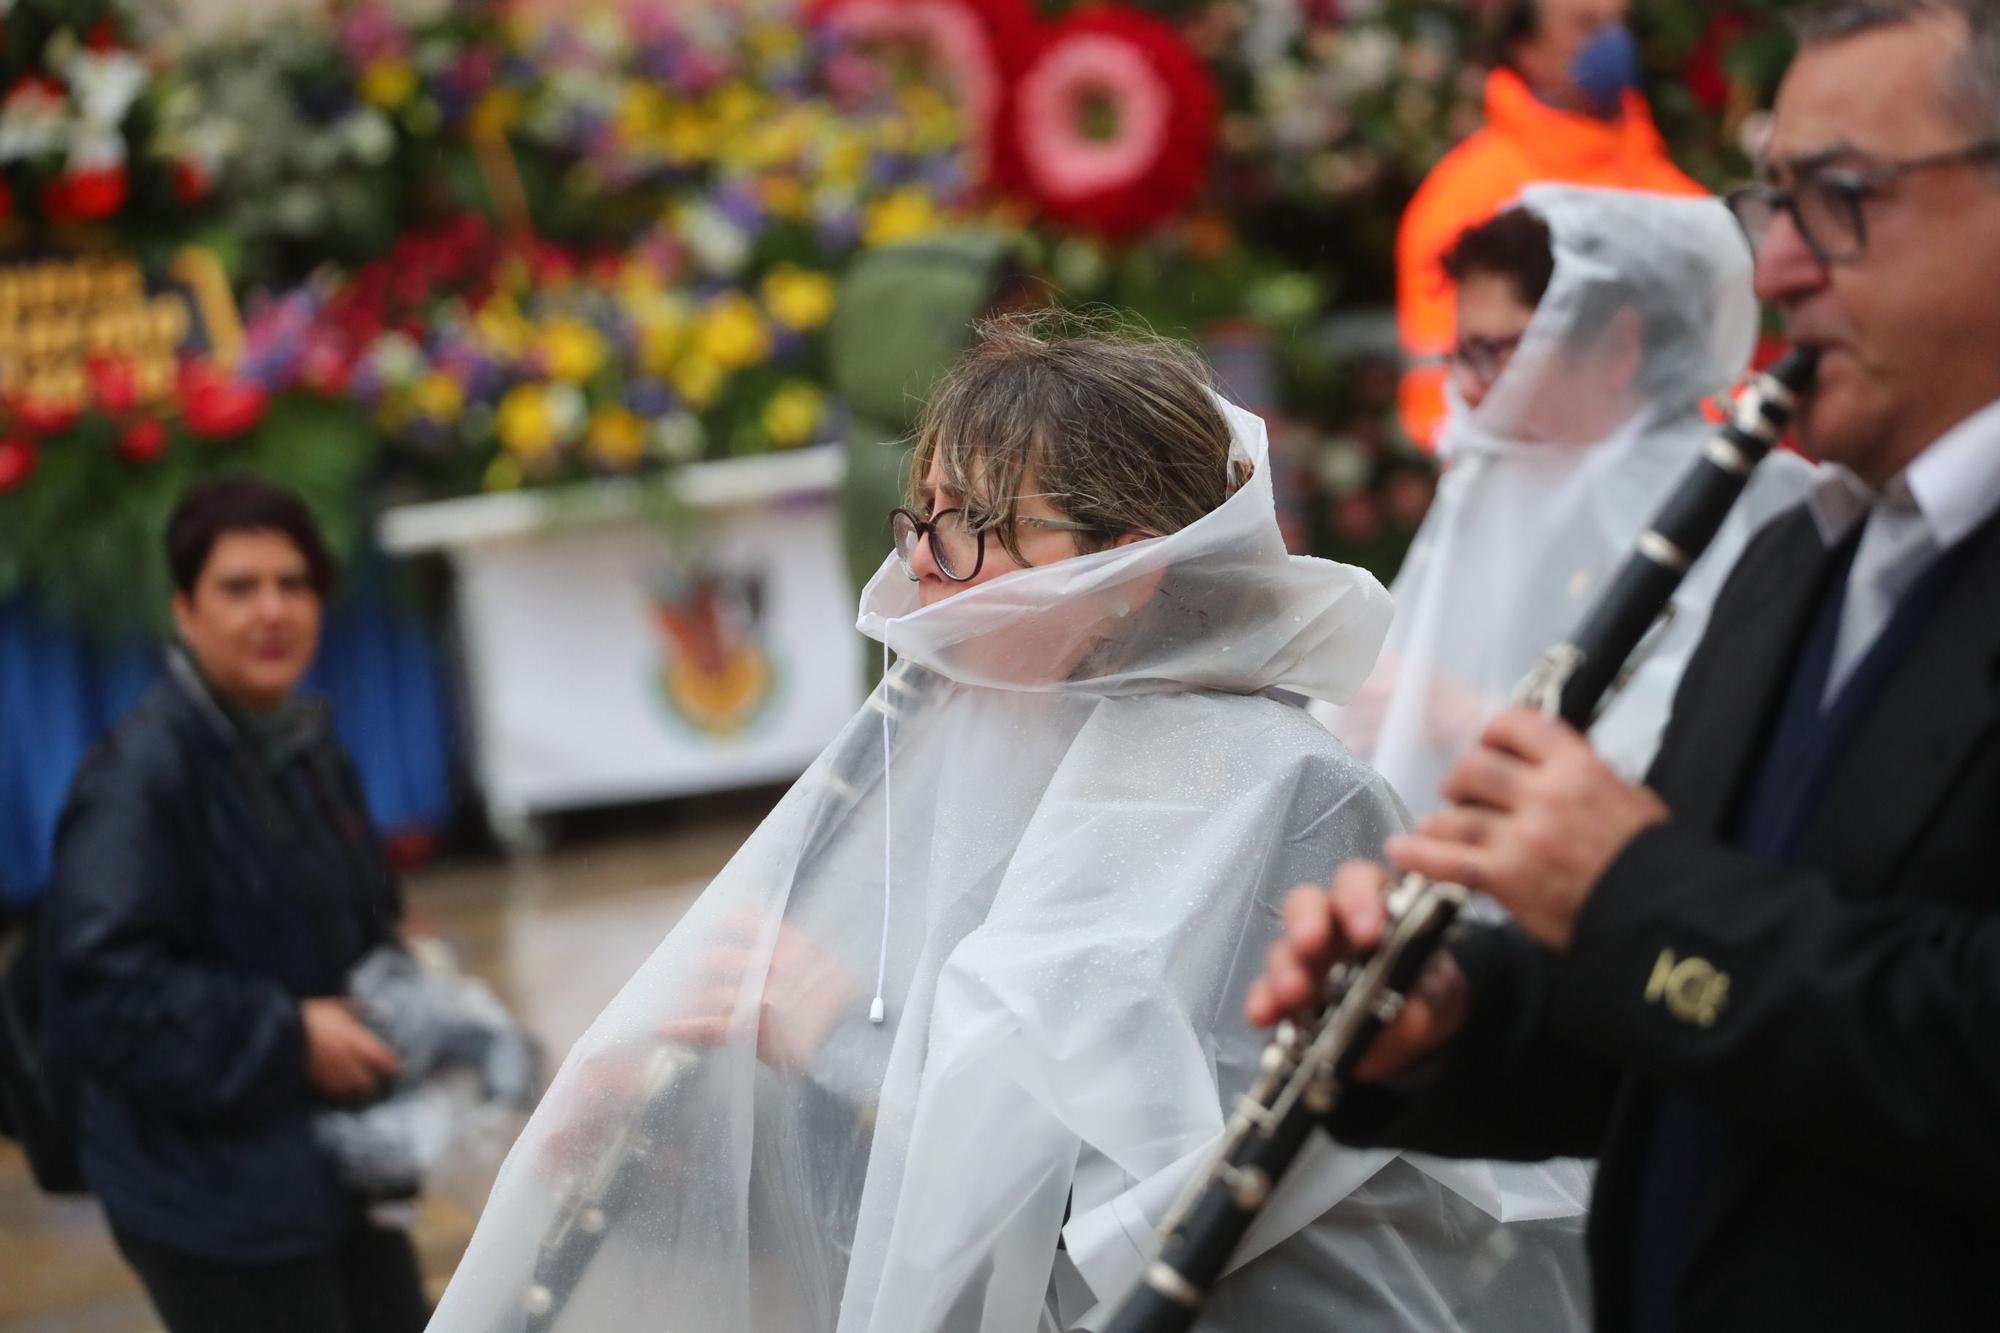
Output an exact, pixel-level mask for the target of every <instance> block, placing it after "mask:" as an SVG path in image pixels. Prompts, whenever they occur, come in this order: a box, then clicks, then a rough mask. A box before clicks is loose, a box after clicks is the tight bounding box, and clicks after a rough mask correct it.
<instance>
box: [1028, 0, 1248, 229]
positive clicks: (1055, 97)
mask: <svg viewBox="0 0 2000 1333" xmlns="http://www.w3.org/2000/svg"><path fill="white" fill-rule="evenodd" d="M1219 104H1220V99H1219V97H1218V96H1217V94H1216V90H1215V85H1214V83H1213V82H1212V81H1211V80H1210V78H1209V74H1208V70H1207V69H1206V67H1204V66H1203V65H1202V63H1201V61H1200V59H1199V58H1198V57H1197V56H1196V55H1195V54H1194V52H1192V51H1190V50H1189V49H1188V47H1187V44H1186V43H1185V42H1184V41H1182V40H1181V38H1180V35H1179V34H1178V33H1176V32H1175V31H1174V30H1173V29H1172V28H1171V27H1169V26H1167V25H1166V24H1165V23H1162V22H1160V21H1159V20H1158V19H1155V18H1151V17H1149V16H1147V15H1145V14H1141V13H1138V12H1137V11H1135V10H1131V9H1124V8H1119V7H1115V6H1103V7H1098V8H1092V9H1083V10H1078V11H1076V12H1075V13H1073V14H1071V15H1070V16H1069V17H1067V18H1065V19H1063V20H1062V21H1061V22H1059V23H1056V24H1054V25H1052V26H1051V27H1049V28H1047V29H1046V30H1045V31H1044V32H1043V33H1042V35H1041V37H1040V40H1039V41H1038V42H1037V43H1036V47H1035V51H1034V53H1033V55H1032V57H1031V58H1030V59H1029V61H1028V63H1027V65H1026V67H1025V68H1023V69H1022V71H1021V74H1020V77H1019V78H1018V79H1016V81H1015V84H1014V96H1013V106H1012V113H1011V115H1010V116H1009V118H1008V121H1007V122H1006V124H1005V126H1004V130H1003V133H1002V134H1001V135H1000V138H999V143H998V148H999V154H1000V156H999V160H998V164H997V166H998V169H997V171H996V173H995V175H996V177H997V178H998V179H999V180H1000V181H1002V182H1003V183H1005V184H1008V185H1010V186H1012V187H1013V188H1015V189H1016V190H1019V191H1021V192H1024V193H1026V194H1027V195H1028V196H1029V197H1030V198H1032V199H1033V200H1034V201H1035V202H1036V203H1037V204H1038V205H1039V206H1040V207H1041V209H1042V210H1043V211H1044V212H1045V213H1047V214H1048V215H1049V216H1050V217H1051V218H1054V219H1055V220H1056V221H1058V222H1062V223H1066V224H1069V225H1072V226H1080V227H1087V228H1090V229H1092V230H1095V231H1098V232H1101V233H1103V234H1105V235H1107V236H1113V237H1122V236H1130V235H1133V234H1134V233H1137V232H1141V231H1144V230H1146V229H1147V228H1148V227H1151V226H1154V225H1155V224H1157V223H1159V222H1161V221H1163V220H1165V219H1166V218H1168V217H1171V216H1172V215H1173V214H1174V213H1175V212H1177V211H1179V210H1180V209H1181V208H1182V207H1183V206H1184V205H1186V203H1187V202H1188V201H1189V200H1190V199H1192V198H1193V197H1194V194H1195V192H1196V191H1197V190H1198V189H1199V188H1200V187H1201V182H1202V177H1203V175H1204V173H1205V172H1206V170H1207V167H1208V155H1209V150H1210V148H1211V147H1212V145H1213V143H1214V139H1215V124H1216V116H1217V112H1218V107H1219Z"/></svg>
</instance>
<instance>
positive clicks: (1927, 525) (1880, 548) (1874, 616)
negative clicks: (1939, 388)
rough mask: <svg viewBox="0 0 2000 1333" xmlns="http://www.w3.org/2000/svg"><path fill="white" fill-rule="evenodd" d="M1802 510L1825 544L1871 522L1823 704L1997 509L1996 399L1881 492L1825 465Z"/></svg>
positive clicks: (1999, 417)
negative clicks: (1932, 571)
mask: <svg viewBox="0 0 2000 1333" xmlns="http://www.w3.org/2000/svg"><path fill="white" fill-rule="evenodd" d="M1806 507H1807V509H1808V510H1810V511H1811V513H1812V516H1813V522H1814V523H1815V524H1816V525H1817V526H1818V528H1819V534H1820V539H1821V540H1822V541H1824V542H1825V543H1826V544H1827V545H1828V546H1835V545H1838V544H1839V543H1840V542H1842V541H1844V540H1846V538H1847V537H1848V536H1849V535H1850V534H1851V533H1852V532H1853V531H1854V526H1855V524H1857V523H1861V522H1863V521H1865V522H1866V523H1867V527H1866V528H1865V529H1864V530H1863V531H1862V534H1861V546H1860V549H1859V550H1858V551H1856V552H1855V555H1854V568H1853V569H1852V571H1851V572H1850V573H1849V574H1848V577H1847V594H1846V599H1845V601H1843V603H1842V604H1841V612H1840V633H1839V637H1838V638H1837V639H1836V640H1835V646H1834V654H1833V664H1832V666H1831V668H1830V669H1829V670H1828V672H1827V678H1826V692H1825V694H1823V695H1822V696H1821V705H1822V707H1823V706H1825V705H1826V704H1828V703H1830V702H1832V700H1833V698H1834V696H1836V695H1837V694H1838V693H1839V692H1840V688H1841V686H1843V685H1845V684H1846V683H1847V678H1848V676H1849V675H1850V674H1851V673H1852V672H1853V670H1854V668H1855V666H1856V665H1857V664H1858V663H1859V662H1860V661H1861V659H1862V658H1863V657H1865V656H1867V653H1868V648H1869V646H1870V645H1871V644H1873V643H1874V642H1875V639H1876V636H1877V635H1879V634H1880V633H1881V632H1882V627H1883V626H1884V625H1886V624H1888V622H1889V617H1890V616H1891V615H1893V614H1894V613H1895V609H1896V604H1897V602H1899V601H1900V600H1901V599H1902V597H1903V595H1904V594H1905V593H1907V592H1908V591H1909V589H1910V586H1911V585H1912V584H1913V583H1915V582H1916V581H1917V579H1918V577H1919V576H1921V575H1922V574H1923V572H1924V571H1925V570H1926V569H1929V568H1930V566H1931V564H1932V563H1933V562H1934V561H1935V560H1936V559H1937V558H1938V557H1939V556H1941V555H1943V554H1944V553H1945V552H1946V551H1949V550H1950V549H1951V548H1952V547H1954V546H1956V545H1957V544H1958V543H1959V542H1961V541H1964V540H1965V539H1966V538H1967V537H1969V536H1971V535H1972V533H1973V532H1974V531H1975V530H1977V529H1978V527H1979V525H1980V524H1982V523H1984V522H1985V521H1986V520H1987V519H1988V518H1989V517H1991V516H1992V514H1993V512H1994V510H1995V509H1996V508H2000V402H1996V403H1992V404H1990V405H1988V406H1987V407H1984V408H1982V409H1981V410H1979V411H1978V412H1975V413H1973V414H1972V415H1971V416H1969V417H1967V418H1966V419H1965V420H1964V421H1961V422H1960V423H1959V424H1958V425H1956V426H1954V427H1952V428H1951V429H1950V430H1949V431H1947V432H1945V434H1943V435H1941V436H1939V437H1938V439H1937V440H1936V442H1934V443H1933V444H1932V445H1931V446H1930V447H1929V448H1928V449H1925V450H1924V451H1923V452H1922V453H1920V454H1918V455H1917V457H1916V459H1915V460H1914V461H1912V462H1911V463H1910V465H1909V466H1908V467H1906V468H1904V469H1903V470H1902V471H1901V472H1900V473H1898V474H1897V475H1896V477H1895V478H1894V479H1893V480H1891V481H1890V482H1889V484H1888V485H1887V486H1885V487H1884V488H1883V489H1882V490H1881V491H1880V492H1877V491H1876V490H1875V489H1874V488H1872V487H1871V486H1869V485H1868V484H1867V483H1866V482H1864V481H1862V480H1861V478H1859V477H1857V476H1855V475H1854V474H1853V473H1852V472H1850V471H1848V470H1847V469H1846V468H1844V467H1842V466H1840V465H1839V464H1838V463H1832V464H1828V465H1826V466H1825V467H1823V468H1821V469H1820V477H1819V479H1818V480H1817V481H1816V482H1815V484H1814V486H1813V488H1812V490H1811V491H1810V492H1808V493H1807V495H1806Z"/></svg>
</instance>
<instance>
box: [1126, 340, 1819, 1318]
mask: <svg viewBox="0 0 2000 1333" xmlns="http://www.w3.org/2000/svg"><path fill="white" fill-rule="evenodd" d="M1818 362H1819V354H1818V352H1817V351H1816V350H1814V349H1811V348H1799V349H1794V350H1793V351H1791V352H1788V353H1787V354H1786V355H1785V356H1784V357H1783V358H1782V359H1781V360H1779V361H1778V363H1777V364H1776V365H1774V366H1772V367H1771V368H1770V370H1769V371H1767V372H1766V373H1764V374H1762V375H1759V376H1756V377H1755V378H1754V379H1753V380H1752V381H1751V383H1750V384H1749V386H1748V387H1747V388H1746V389H1745V390H1744V392H1743V393H1742V394H1741V395H1739V397H1738V398H1737V401H1736V404H1735V407H1734V410H1733V412H1732V414H1731V416H1730V418H1729V420H1728V421H1727V423H1726V424H1725V425H1724V426H1723V428H1722V429H1721V431H1720V432H1719V433H1718V434H1716V436H1715V437H1714V438H1712V439H1711V440H1710V441H1709V442H1708V444H1707V445H1706V446H1705V447H1704V448H1703V450H1702V453H1701V457H1700V459H1699V461H1698V462H1697V463H1696V464H1695V466H1694V468H1693V469H1692V470H1691V471H1690V473H1689V474H1688V476H1687V477H1686V478H1685V479H1684V480H1683V481H1682V482H1681V484H1680V486H1679V488H1678V489H1676V490H1675V491H1674V493H1673V494H1672V495H1671V496H1670V497H1669V498H1668V500H1667V502H1666V504H1665V505H1664V506H1663V507H1662V508H1661V510H1660V512H1659V513H1658V515H1657V516H1655V518H1654V519H1653V522H1652V525H1651V526H1650V527H1649V528H1647V529H1646V531H1645V532H1643V533H1641V534H1640V536H1639V539H1638V542H1637V544H1636V547H1635V549H1634V550H1633V552H1632V553H1631V554H1630V555H1629V556H1627V557H1626V560H1625V562H1624V564H1623V565H1622V566H1621V567H1620V569H1619V571H1618V573H1617V575H1616V577H1615V578H1614V579H1613V581H1612V583H1611V585H1610V587H1609V588H1607V589H1606V590H1605V592H1604V594H1603V595H1602V596H1601V597H1600V598H1599V600H1598V602H1597V604H1596V606H1595V607H1594V608H1593V609H1592V610H1591V612H1590V613H1589V614H1588V615H1587V616H1586V617H1585V618H1584V621H1583V624H1582V625H1581V626H1580V627H1579V628H1578V629H1577V631H1576V632H1575V633H1574V634H1573V635H1571V637H1570V638H1569V640H1568V641H1567V642H1564V643H1561V644H1558V645H1556V646H1555V647H1554V648H1551V649H1550V650H1549V651H1547V652H1546V653H1544V654H1543V655H1542V656H1541V658H1540V659H1538V660H1537V661H1536V663H1535V665H1534V666H1533V667H1532V668H1531V669H1530V670H1529V672H1528V675H1527V676H1526V677H1525V678H1524V679H1523V680H1522V681H1521V683H1520V685H1519V686H1518V687H1517V689H1516V691H1515V695H1514V701H1515V704H1516V705H1517V706H1520V707H1528V708H1537V709H1540V710H1541V711H1542V712H1543V713H1545V714H1546V715H1548V716H1551V717H1557V718H1560V719H1562V720H1563V721H1564V722H1567V723H1569V724H1570V725H1571V726H1573V727H1576V728H1577V729H1578V730H1585V729H1587V728H1588V726H1589V724H1590V721H1591V719H1592V717H1593V716H1594V715H1595V713H1596V711H1597V706H1598V704H1599V702H1600V701H1601V700H1602V699H1603V697H1604V695H1605V694H1606V692H1607V691H1609V690H1611V689H1612V688H1613V687H1614V686H1615V685H1616V683H1617V681H1618V676H1619V672H1620V670H1621V669H1622V668H1623V665H1624V663H1625V660H1626V659H1627V658H1628V657H1629V656H1630V655H1631V653H1632V651H1633V650H1634V649H1635V648H1637V647H1638V645H1639V643H1640V641H1641V640H1642V639H1643V638H1645V636H1646V633H1647V631H1648V630H1649V629H1650V628H1651V626H1652V625H1653V623H1654V622H1655V621H1656V620H1657V619H1658V618H1659V616H1660V613H1661V612H1662V611H1664V610H1665V609H1666V606H1667V603H1668V600H1669V599H1670V598H1671V597H1672V596H1673V594H1674V590H1675V589H1676V588H1678V587H1679V586H1680V582H1681V579H1682V577H1683V576H1684V575H1686V573H1687V571H1688V568H1689V567H1690V566H1691V565H1693V564H1694V562H1695V561H1696V559H1698V558H1699V557H1700V556H1701V553H1702V552H1703V551H1705V550H1707V549H1708V545H1709V543H1710V542H1711V541H1713V540H1714V539H1715V534H1716V532H1717V531H1718V530H1719V529H1720V528H1721V527H1722V522H1723V520H1724V519H1725V518H1726V517H1727V516H1728V514H1729V510H1730V507H1731V506H1732V505H1734V504H1735V502H1736V499H1737V497H1738V496H1739V495H1741V494H1742V493H1743V488H1744V486H1745V485H1747V484H1748V483H1749V480H1750V474H1751V471H1752V470H1753V469H1754V468H1755V467H1756V466H1757V464H1758V463H1760V462H1762V461H1763V459H1764V457H1765V455H1767V454H1768V453H1770V451H1771V450H1772V449H1773V448H1774V447H1775V446H1776V445H1777V443H1778V441H1779V440H1780V439H1781V438H1783V436H1784V433H1785V431H1786V429H1787V428H1788V427H1789V425H1790V423H1791V421H1792V418H1793V415H1794V413H1795V412H1796V410H1797V405H1798V399H1799V396H1800V395H1801V394H1803V393H1804V392H1805V391H1806V389H1807V388H1808V387H1809V386H1810V385H1811V383H1812V380H1813V376H1814V373H1815V372H1816V370H1817V369H1818ZM1467 897H1468V894H1467V892H1466V890H1465V889H1464V888H1463V887H1461V886H1459V885H1456V884H1439V883H1435V882H1433V881H1430V880H1427V879H1424V878H1423V877H1422V876H1420V875H1405V876H1404V877H1403V878H1402V879H1401V880H1400V881H1398V882H1397V883H1396V884H1395V886H1394V887H1393V888H1391V889H1390V891H1389V893H1388V897H1387V899H1386V902H1385V908H1386V915H1387V922H1388V923H1387V926H1386V928H1385V930H1384V933H1383V938H1382V942H1381V944H1379V945H1378V946H1377V947H1376V948H1375V950H1374V951H1373V952H1372V953H1370V954H1368V955H1366V956H1359V957H1355V958H1352V959H1349V960H1347V961H1345V962H1342V963H1339V964H1337V965H1335V967H1334V968H1333V969H1332V971H1331V972H1330V973H1329V974H1328V976H1327V978H1326V982H1325V984H1324V986H1323V988H1322V991H1321V1008H1320V1009H1319V1011H1318V1013H1317V1014H1316V1016H1315V1017H1313V1018H1312V1019H1310V1020H1306V1021H1305V1023H1304V1024H1303V1025H1300V1024H1293V1023H1281V1024H1279V1025H1278V1028H1277V1030H1276V1032H1275V1034H1274V1036H1273V1040H1272V1042H1271V1044H1270V1045H1269V1046H1267V1047H1266V1048H1265V1050H1264V1054H1263V1059H1262V1063H1261V1065H1260V1072H1259V1076H1258V1079H1257V1081H1256V1083H1255V1084H1254V1085H1253V1086H1252V1087H1251V1089H1250V1090H1249V1091H1248V1092H1246V1093H1245V1094H1244V1095H1243V1096H1242V1097H1241V1098H1240V1099H1239V1101H1238V1103H1237V1107H1236V1110H1235V1114H1234V1115H1233V1116H1231V1118H1230V1121H1229V1125H1228V1127H1227V1128H1226V1129H1225V1130H1224V1133H1223V1137H1222V1141H1221V1143H1220V1144H1219V1145H1218V1146H1217V1148H1216V1150H1215V1153H1214V1155H1213V1157H1212V1158H1211V1161H1210V1164H1209V1167H1208V1169H1207V1170H1206V1171H1205V1172H1202V1173H1198V1174H1197V1175H1196V1176H1195V1178H1194V1180H1193V1182H1192V1183H1191V1184H1190V1185H1189V1187H1188V1189H1187V1190H1186V1191H1185V1192H1184V1193H1183V1194H1182V1195H1181V1197H1180V1198H1179V1200H1177V1201H1176V1202H1175V1204H1174V1206H1173V1208H1172V1209H1171V1210H1170V1211H1169V1213H1168V1215H1167V1219H1166V1221H1165V1222H1163V1223H1162V1224H1161V1227H1160V1231H1159V1241H1160V1244H1159V1251H1158V1257H1157V1258H1155V1259H1154V1260H1153V1262H1152V1263H1151V1264H1149V1265H1148V1266H1147V1268H1146V1271H1145V1275H1144V1277H1143V1278H1142V1280H1141V1281H1140V1283H1139V1285H1138V1287H1137V1288H1136V1289H1135V1290H1134V1291H1133V1292H1132V1294H1131V1295H1129V1296H1127V1297H1126V1299H1125V1302H1124V1304H1123V1305H1121V1306H1120V1307H1119V1309H1118V1313H1117V1315H1116V1317H1115V1318H1114V1319H1113V1320H1112V1322H1111V1323H1110V1324H1109V1325H1108V1326H1107V1327H1106V1330H1105V1333H1181V1330H1184V1329H1187V1328H1188V1327H1190V1326H1191V1325H1192V1324H1193V1323H1194V1321H1195V1319H1196V1317H1197V1316H1198V1315H1199V1314H1200V1312H1201V1303H1202V1300H1203V1297H1204V1295H1205V1294H1206V1292H1207V1290H1208V1288H1209V1287H1210V1286H1211V1285H1212V1284H1213V1283H1214V1282H1215V1280H1216V1279H1217V1278H1218V1277H1220V1276H1221V1275H1222V1272H1223V1269H1224V1267H1225V1266H1226V1265H1227V1263H1228V1261H1229V1256H1230V1255H1231V1254H1233V1253H1234V1252H1235V1250H1236V1246H1237V1244H1238V1242H1240V1241H1241V1240H1242V1238H1243V1233H1244V1232H1246V1231H1247V1230H1249V1228H1250V1224H1251V1223H1252V1222H1253V1221H1254V1220H1255V1219H1256V1217H1257V1213H1258V1210H1259V1209H1261V1208H1262V1207H1263V1205H1264V1202H1265V1201H1266V1200H1267V1199H1269V1198H1270V1196H1271V1193H1272V1191H1273V1190H1274V1189H1275V1188H1276V1187H1277V1183H1278V1181H1279V1180H1280V1179H1281V1178H1282V1177H1283V1176H1284V1173H1285V1170H1286V1168H1287V1167H1289V1166H1290V1165H1291V1163H1292V1161H1293V1160H1294V1159H1295V1158H1296V1157H1297V1156H1298V1153H1299V1150H1300V1149H1301V1148H1302V1147H1304V1145H1305V1142H1306V1138H1307V1136H1308V1135H1309V1134H1310V1133H1311V1132H1312V1129H1313V1127H1314V1126H1315V1125H1320V1124H1323V1123H1325V1121H1326V1119H1327V1117H1328V1116H1329V1115H1330V1114H1331V1113H1332V1112H1333V1109H1334V1105H1335V1103H1336V1102H1337V1101H1338V1100H1339V1098H1340V1094H1341V1091H1342V1089H1343V1088H1344V1086H1345V1084H1346V1082H1347V1079H1348V1076H1349V1074H1350V1073H1352V1071H1353V1069H1354V1066H1355V1065H1356V1064H1357V1063H1358V1062H1359V1061H1360V1059H1361V1057H1362V1056H1363V1055H1364V1054H1366V1053H1367V1050H1368V1048H1369V1046H1370V1045H1371V1044H1372V1043H1373V1042H1374V1040H1375V1038H1376V1036H1377V1035H1379V1034H1380V1033H1381V1032H1382V1030H1383V1029H1384V1028H1386V1027H1388V1026H1389V1025H1390V1024H1391V1023H1393V1022H1394V1021H1395V1019H1396V1016H1397V1014H1398V1013H1399V1012H1400V1011H1401V1009H1402V1007H1403V1004H1404V1003H1405V1001H1406V999H1407V997H1408V996H1409V994H1410V992H1411V990H1412V988H1413V987H1414V986H1415V985H1416V983H1417V980H1418V978H1419V977H1420V976H1421V975H1422V974H1423V971H1424V969H1425V967H1426V966H1427V965H1428V964H1429V963H1430V961H1431V959H1432V957H1433V956H1434V955H1435V954H1436V952H1437V951H1438V949H1439V948H1440V947H1442V946H1443V944H1444V943H1445V940H1446V935H1447V932H1449V931H1450V929H1451V927H1452V924H1453V923H1454V922H1455V921H1456V920H1457V918H1458V914H1459V912H1460V910H1461V909H1462V908H1463V907H1464V906H1465V903H1466V900H1467Z"/></svg>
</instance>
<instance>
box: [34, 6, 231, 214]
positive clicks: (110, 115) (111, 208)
mask: <svg viewBox="0 0 2000 1333" xmlns="http://www.w3.org/2000/svg"><path fill="white" fill-rule="evenodd" d="M4 23H5V39H6V40H5V46H4V48H0V62H4V69H5V71H6V83H5V86H4V89H0V223H6V222H17V223H18V222H31V223H35V224H39V225H43V226H51V227H73V226H91V225H103V224H109V223H114V222H120V221H127V222H129V221H131V220H133V218H134V217H135V216H136V215H141V214H153V213H158V212H161V211H169V210H175V209H185V208H188V207H192V206H194V205H197V204H199V203H200V202H201V201H202V200H203V199H204V198H206V197H207V195H208V193H209V191H210V188H211V186H212V185H213V182H214V178H215V171H216V167H217V145H216V144H215V143H214V141H213V136H212V135H211V134H210V133H209V132H208V130H209V127H208V126H206V125H204V124H203V123H201V122H200V120H199V117H198V115H197V114H196V109H195V108H194V107H193V105H192V104H191V103H190V102H189V101H188V99H187V98H186V97H185V96H183V95H182V94H183V93H184V92H185V89H186V85H185V83H184V82H183V81H182V80H180V79H179V78H178V77H176V76H174V75H172V74H171V73H168V74H162V73H159V72H156V71H154V70H153V69H151V68H150V67H149V66H148V64H147V62H146V60H145V59H144V57H143V56H142V54H141V53H140V51H139V50H138V49H136V48H135V46H134V45H133V44H132V41H131V37H130V33H129V30H128V25H127V22H126V19H125V14H124V11H123V9H122V8H121V7H120V6H118V5H116V4H112V3H109V2H108V0H76V2H75V3H70V4H62V5H50V4H43V5H35V4H25V3H24V4H18V5H13V6H10V7H9V8H8V9H7V10H6V12H5V13H4Z"/></svg>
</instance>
